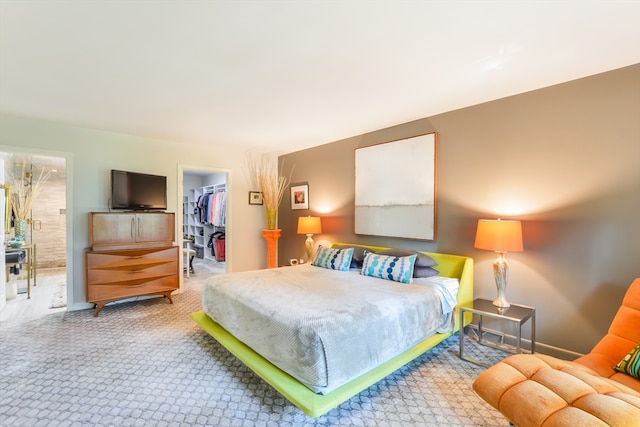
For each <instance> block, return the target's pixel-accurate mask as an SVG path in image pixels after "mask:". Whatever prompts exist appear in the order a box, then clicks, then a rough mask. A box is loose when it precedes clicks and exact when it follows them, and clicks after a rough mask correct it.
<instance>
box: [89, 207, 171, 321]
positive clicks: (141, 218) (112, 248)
mask: <svg viewBox="0 0 640 427" xmlns="http://www.w3.org/2000/svg"><path fill="white" fill-rule="evenodd" d="M89 223H90V242H91V248H89V249H86V250H85V283H86V295H87V302H89V303H93V304H94V305H95V307H96V312H95V314H94V316H97V315H98V314H99V313H100V311H101V310H102V308H103V307H104V306H105V304H108V303H110V302H113V301H117V300H122V299H127V298H132V297H137V296H142V295H163V296H164V297H166V298H167V299H168V300H169V302H170V303H173V300H172V299H171V293H172V292H173V291H175V290H176V289H178V285H179V274H180V271H179V262H178V261H179V258H178V257H179V248H178V246H176V245H174V243H173V241H174V239H175V215H174V214H173V213H164V212H149V213H142V212H136V213H125V212H121V213H102V212H92V213H91V214H90V221H89Z"/></svg>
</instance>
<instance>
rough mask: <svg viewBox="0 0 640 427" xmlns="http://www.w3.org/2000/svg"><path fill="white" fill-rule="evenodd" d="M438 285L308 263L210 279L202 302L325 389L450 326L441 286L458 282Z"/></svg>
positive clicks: (245, 338)
mask: <svg viewBox="0 0 640 427" xmlns="http://www.w3.org/2000/svg"><path fill="white" fill-rule="evenodd" d="M453 280H455V282H457V279H453ZM432 282H434V283H435V285H433V286H431V285H429V284H427V285H425V284H421V285H417V284H410V285H406V284H400V283H397V282H392V281H389V280H383V279H376V278H372V277H366V276H362V275H360V274H359V273H357V272H341V271H334V270H328V269H324V268H320V267H314V266H311V265H308V264H305V265H300V266H295V267H282V268H276V269H268V270H257V271H249V272H238V273H229V274H223V275H218V276H212V277H211V278H209V279H207V280H206V282H205V284H204V289H203V297H202V298H203V304H202V306H203V310H204V312H205V313H206V314H207V315H208V316H209V317H211V318H212V319H213V320H214V321H216V322H217V323H219V324H220V325H221V326H222V327H224V328H225V329H226V330H227V331H229V332H230V333H231V334H233V335H234V336H235V337H236V338H238V339H239V340H240V341H242V342H244V343H245V344H247V345H248V346H249V347H251V348H252V349H253V350H254V351H256V352H257V353H259V354H260V355H262V356H263V357H264V358H266V359H267V360H269V361H270V362H271V363H273V364H274V365H276V366H278V367H279V368H280V369H282V370H283V371H285V372H287V373H289V374H290V375H291V376H293V377H294V378H296V379H298V380H299V381H300V382H301V383H303V384H305V385H306V386H307V387H309V388H310V389H311V390H313V391H314V392H317V393H322V394H324V393H328V392H330V391H332V390H335V389H336V388H338V387H340V386H341V385H343V384H345V383H346V382H349V381H351V380H352V379H354V378H356V377H358V376H360V375H362V374H364V373H366V372H368V371H369V370H371V369H373V368H374V367H376V366H378V365H380V364H382V363H384V362H386V361H387V360H389V359H391V358H393V357H394V356H396V355H398V354H400V353H402V352H403V351H405V350H407V349H408V348H410V347H411V346H413V345H415V344H417V343H418V342H420V341H422V340H424V339H425V338H427V337H429V336H430V335H432V334H434V333H436V331H441V332H444V331H450V330H451V325H452V322H451V320H452V313H451V312H449V313H444V312H443V310H442V308H443V307H449V306H450V303H449V302H450V301H451V300H450V295H449V296H445V297H444V300H443V295H445V294H446V292H445V291H443V290H446V289H449V290H451V289H452V288H453V287H452V285H451V282H447V281H445V282H442V281H441V283H438V279H434V280H433V281H432ZM443 283H444V285H443ZM455 289H456V291H457V286H455ZM454 301H455V295H454Z"/></svg>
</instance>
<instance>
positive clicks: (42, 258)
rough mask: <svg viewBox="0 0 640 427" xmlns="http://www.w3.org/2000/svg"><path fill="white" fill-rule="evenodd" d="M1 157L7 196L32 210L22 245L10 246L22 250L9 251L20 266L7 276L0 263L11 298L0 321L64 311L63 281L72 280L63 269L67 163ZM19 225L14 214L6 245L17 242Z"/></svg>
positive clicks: (53, 158)
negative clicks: (7, 186)
mask: <svg viewBox="0 0 640 427" xmlns="http://www.w3.org/2000/svg"><path fill="white" fill-rule="evenodd" d="M0 157H1V158H2V159H3V160H4V165H5V174H4V177H5V181H6V182H7V183H8V184H10V185H11V187H10V189H9V191H8V192H9V193H10V194H11V195H12V196H11V197H14V198H17V199H18V200H19V201H20V202H19V203H21V205H22V207H23V209H24V208H29V207H30V209H28V214H27V217H28V218H27V221H26V223H27V227H26V233H25V236H24V240H21V241H22V242H23V243H22V244H20V243H13V246H20V247H18V248H11V249H10V250H11V251H13V252H14V254H15V252H16V249H17V252H18V259H19V260H20V262H19V263H18V264H13V263H12V268H10V269H9V273H8V274H6V272H7V269H6V268H5V265H4V264H5V263H6V261H7V258H5V257H3V259H2V260H1V262H2V263H3V266H2V271H3V272H5V279H6V280H7V282H8V283H7V284H5V287H6V290H7V291H9V292H7V294H6V295H5V304H4V307H2V309H1V310H0V321H7V320H9V321H17V320H22V319H25V318H29V317H34V316H40V315H44V314H51V313H55V312H57V311H65V310H66V309H67V308H66V306H67V295H68V293H69V290H68V289H67V277H68V276H71V275H68V274H67V269H68V268H71V266H70V265H68V263H67V254H68V250H67V158H66V156H64V155H61V156H57V155H49V154H41V153H36V152H22V151H0ZM29 197H31V199H29ZM14 200H15V199H14ZM29 200H32V202H31V203H29ZM17 203H18V202H15V203H14V204H17ZM12 213H13V212H12ZM19 215H23V214H19ZM17 219H18V218H17V217H16V215H15V213H13V215H11V214H10V215H9V221H8V222H7V225H8V229H6V230H5V240H7V241H14V242H15V241H16V227H15V226H16V224H17V222H18V221H17ZM7 231H8V233H6V232H7ZM7 243H8V242H3V243H2V244H3V245H6V244H7ZM11 261H13V259H12V260H11Z"/></svg>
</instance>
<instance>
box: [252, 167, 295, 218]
mask: <svg viewBox="0 0 640 427" xmlns="http://www.w3.org/2000/svg"><path fill="white" fill-rule="evenodd" d="M246 162H247V170H248V172H249V176H250V179H251V183H252V185H254V186H255V188H257V189H258V190H260V192H261V193H262V201H263V204H264V207H265V213H266V215H267V230H275V229H276V228H277V225H278V207H279V206H280V202H281V201H282V196H283V195H284V191H285V189H286V188H287V185H288V184H289V181H290V179H289V178H287V177H286V176H284V175H283V174H282V169H281V170H278V160H277V158H275V157H273V156H269V155H262V156H255V155H249V156H247V161H246Z"/></svg>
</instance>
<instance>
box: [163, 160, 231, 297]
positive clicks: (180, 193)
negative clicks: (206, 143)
mask: <svg viewBox="0 0 640 427" xmlns="http://www.w3.org/2000/svg"><path fill="white" fill-rule="evenodd" d="M190 171H193V172H204V173H211V174H214V173H218V174H224V176H225V186H226V187H225V188H226V192H227V196H226V206H225V228H226V229H227V230H231V223H232V215H231V200H232V189H231V170H230V169H223V168H215V167H210V166H195V165H186V164H182V163H178V173H177V175H178V180H177V181H178V183H177V186H178V188H177V189H176V190H177V191H176V194H177V198H176V207H175V212H176V218H177V221H176V243H177V245H178V246H179V247H180V248H182V247H183V245H184V239H183V233H182V231H183V230H184V221H183V219H184V215H183V212H182V208H183V201H184V174H185V172H190ZM232 247H233V233H231V235H229V234H227V235H225V251H226V255H225V268H226V271H227V272H229V271H233V270H232V268H231V266H232V257H231V254H232V251H231V248H232ZM179 258H180V261H179V265H180V281H179V282H180V287H179V292H182V291H183V285H184V274H183V272H184V256H182V252H181V253H180V257H179Z"/></svg>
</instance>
